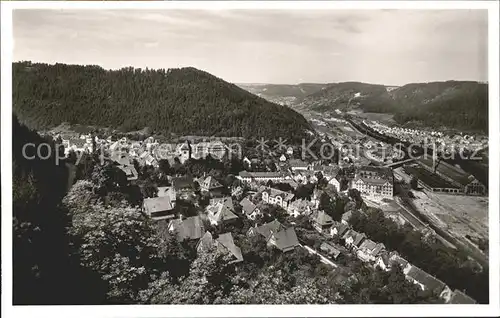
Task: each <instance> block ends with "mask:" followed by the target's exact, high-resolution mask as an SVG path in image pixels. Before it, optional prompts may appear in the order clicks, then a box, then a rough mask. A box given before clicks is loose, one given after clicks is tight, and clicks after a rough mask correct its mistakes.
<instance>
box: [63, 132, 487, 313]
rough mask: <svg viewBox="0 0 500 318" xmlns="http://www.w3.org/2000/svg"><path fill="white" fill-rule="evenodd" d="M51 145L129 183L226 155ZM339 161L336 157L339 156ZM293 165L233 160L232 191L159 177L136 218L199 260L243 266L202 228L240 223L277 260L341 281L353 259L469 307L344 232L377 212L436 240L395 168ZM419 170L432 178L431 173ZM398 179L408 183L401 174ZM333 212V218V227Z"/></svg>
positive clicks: (185, 145) (186, 147) (108, 141)
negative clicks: (215, 253) (161, 181)
mask: <svg viewBox="0 0 500 318" xmlns="http://www.w3.org/2000/svg"><path fill="white" fill-rule="evenodd" d="M54 137H56V138H57V139H58V140H59V141H60V142H61V143H62V144H63V145H64V147H65V154H66V155H67V156H71V153H72V152H84V153H92V152H93V151H94V150H96V149H101V151H102V152H104V153H105V154H106V158H108V160H109V161H110V162H113V163H114V164H115V165H116V167H117V168H119V169H120V170H121V171H123V172H124V173H125V175H126V177H127V182H129V183H132V184H134V183H137V182H138V181H139V180H138V179H140V175H141V173H142V172H141V171H142V170H144V169H145V168H144V167H149V169H153V170H161V169H160V166H161V165H166V164H167V162H168V166H169V167H182V165H183V164H186V163H187V162H190V161H191V160H205V159H207V158H209V159H210V160H214V159H215V160H216V161H222V160H224V158H227V156H228V154H229V153H230V152H231V149H229V148H228V145H226V144H224V143H223V142H221V141H208V142H206V141H204V142H199V143H191V142H182V143H178V144H160V143H159V142H158V140H155V139H154V138H153V137H148V138H146V139H144V140H143V141H132V140H129V139H128V138H126V137H122V138H120V139H118V140H113V139H112V138H111V137H108V138H101V139H100V138H97V137H95V136H92V135H90V134H82V135H80V136H78V137H73V138H68V137H66V136H60V135H58V136H54ZM369 143H372V141H369ZM365 146H366V145H365ZM368 147H369V146H368ZM339 153H340V154H341V155H342V154H343V151H342V148H341V149H339ZM296 157H297V155H295V156H294V148H293V147H288V148H287V149H286V150H284V151H282V153H280V154H275V156H274V157H273V156H271V159H270V158H269V156H268V158H267V159H266V160H263V159H262V158H260V157H258V156H253V157H252V156H251V157H250V158H249V157H247V156H244V157H243V158H242V159H239V161H240V163H241V168H240V169H238V170H240V171H238V173H237V174H235V175H234V176H231V177H232V178H230V180H232V182H231V183H228V182H227V181H226V179H227V178H229V177H230V176H224V175H217V178H216V177H215V176H213V175H210V174H207V173H206V172H204V173H203V174H200V175H191V174H186V173H185V172H183V170H182V169H171V171H172V172H171V173H170V174H169V175H168V176H166V178H167V181H166V182H165V184H167V185H162V186H157V187H156V191H153V192H152V194H151V195H150V196H145V197H144V199H143V202H142V211H143V212H144V213H145V214H146V215H148V216H149V217H150V218H152V219H153V220H155V221H157V222H163V223H164V224H165V225H166V227H167V228H168V231H169V232H170V233H172V234H173V235H177V236H178V239H179V240H180V241H190V242H193V241H194V242H197V243H196V250H197V251H198V252H199V253H202V252H203V250H205V249H207V248H208V247H214V246H215V247H216V248H217V250H219V251H222V252H223V253H226V254H228V255H229V256H230V257H231V259H232V261H231V262H233V263H238V262H243V261H244V259H243V256H242V253H241V250H240V247H239V246H237V245H236V243H235V241H234V239H233V236H234V235H235V233H232V232H231V231H228V232H225V233H215V232H214V231H212V232H211V231H210V230H209V228H221V227H222V228H225V227H228V228H229V229H234V227H232V226H231V225H232V224H235V223H238V222H242V220H245V222H247V223H248V222H249V223H250V225H251V226H250V228H249V229H248V231H246V233H245V234H246V236H247V237H252V236H258V237H261V238H262V239H264V240H265V241H266V243H267V245H268V246H270V247H274V248H276V249H278V250H280V251H281V252H283V253H287V252H289V251H292V250H295V249H305V250H306V251H307V252H308V253H311V254H315V255H317V256H319V259H320V261H321V262H322V263H324V264H327V265H328V266H330V267H331V269H332V271H338V272H341V273H342V274H341V275H340V276H341V277H344V279H349V277H352V273H349V269H348V267H347V266H344V265H345V262H346V260H349V259H352V258H353V257H354V258H356V259H358V260H360V261H361V262H363V263H365V264H366V265H367V266H369V267H371V268H373V269H374V270H375V269H381V270H384V271H390V270H391V268H394V267H399V268H401V270H402V272H403V273H404V275H405V277H406V279H407V280H408V281H410V282H413V283H414V284H416V285H418V286H419V288H420V289H421V290H427V291H431V292H433V293H436V294H437V295H439V297H440V298H441V299H442V301H443V302H444V303H475V301H474V300H473V299H472V298H470V297H469V296H467V295H466V294H465V293H464V292H463V291H460V290H457V289H455V290H453V289H450V287H448V286H447V285H446V284H445V283H444V282H442V281H441V280H439V279H438V278H436V277H434V276H432V275H431V274H428V273H426V272H425V271H423V270H422V269H420V268H419V267H417V266H415V265H412V264H411V263H410V262H409V261H407V260H405V259H404V258H403V257H402V256H401V255H400V254H399V253H398V252H397V251H392V250H389V249H388V248H386V247H385V246H384V244H383V243H380V242H377V241H375V240H373V239H371V238H370V237H369V236H368V235H367V234H365V233H363V232H358V231H356V230H355V229H354V228H353V227H352V226H351V217H352V215H353V213H360V214H364V215H366V214H367V213H371V212H370V211H372V210H373V209H378V210H381V211H383V213H384V217H385V218H388V219H391V220H392V221H393V222H395V223H396V224H399V225H400V226H404V225H405V224H406V225H410V226H411V227H413V229H414V230H417V231H419V232H421V233H422V237H423V238H425V239H432V237H436V236H439V235H436V233H435V231H433V230H432V229H431V228H429V226H428V225H424V226H422V221H420V220H418V218H417V217H415V215H413V214H411V212H409V211H407V209H406V208H405V207H404V206H402V205H401V203H400V200H399V198H397V197H396V196H397V195H399V194H398V193H396V192H398V191H399V190H398V188H399V187H400V186H399V184H400V183H405V182H406V183H407V184H411V182H412V181H411V179H412V177H411V176H408V175H406V178H407V179H409V180H406V181H405V179H404V178H402V177H401V176H402V175H403V174H404V173H402V172H401V168H399V170H398V171H399V173H395V172H394V171H393V169H392V168H390V167H385V166H377V165H372V164H370V163H369V162H368V163H365V164H363V165H360V164H359V162H358V161H355V162H354V163H352V162H349V161H348V160H342V156H340V160H339V162H338V163H337V164H335V163H330V164H325V163H323V162H321V161H317V162H306V161H303V160H302V159H300V158H296ZM264 161H265V162H264ZM270 166H272V167H271V168H270ZM424 167H425V166H424ZM422 169H423V168H422ZM419 171H420V170H419ZM425 171H432V168H429V167H428V168H427V170H425ZM404 172H405V173H408V174H410V175H411V171H410V170H409V169H407V168H405V169H404ZM429 173H431V172H429ZM414 175H417V174H416V173H414ZM418 177H419V178H418V180H419V185H421V186H423V187H424V188H425V190H429V189H427V188H426V184H425V183H423V180H425V179H424V178H422V177H421V175H418ZM436 177H439V176H438V175H436ZM475 182H476V183H477V180H475ZM466 186H467V185H466ZM477 187H478V185H477V184H476V188H477ZM483 187H484V186H483ZM457 188H459V187H457ZM476 190H477V189H476ZM430 191H433V190H432V189H431V190H430ZM462 192H463V193H465V192H466V193H467V194H470V195H484V193H485V191H484V189H483V188H481V189H480V190H477V191H475V192H474V193H470V192H471V191H465V192H464V191H462ZM341 201H343V202H344V204H342V205H341V206H340V211H339V208H334V209H331V204H333V205H334V206H335V203H336V202H341ZM186 202H189V204H190V206H191V207H194V209H193V211H194V212H193V211H191V212H190V214H188V215H189V216H186V213H182V212H179V211H183V209H184V210H185V208H179V205H186ZM329 203H330V207H329V206H328V205H329ZM388 206H389V207H390V208H387V207H388ZM333 210H336V211H333ZM333 213H337V215H338V217H336V220H334V218H333V217H332V214H333ZM342 263H344V265H342Z"/></svg>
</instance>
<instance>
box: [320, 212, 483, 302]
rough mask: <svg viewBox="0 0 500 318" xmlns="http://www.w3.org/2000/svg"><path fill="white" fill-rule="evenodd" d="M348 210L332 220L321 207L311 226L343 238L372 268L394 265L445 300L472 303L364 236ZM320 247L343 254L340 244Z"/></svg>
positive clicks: (330, 253) (424, 288) (422, 287)
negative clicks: (340, 216) (352, 222)
mask: <svg viewBox="0 0 500 318" xmlns="http://www.w3.org/2000/svg"><path fill="white" fill-rule="evenodd" d="M349 218H350V213H349V212H347V213H345V214H344V215H343V216H342V221H341V222H335V221H333V219H332V218H331V217H330V216H328V215H327V214H325V213H324V212H322V211H319V212H317V213H315V214H313V218H312V223H313V227H314V228H315V229H316V230H317V231H319V232H321V233H324V234H326V235H330V236H332V237H339V238H342V239H343V241H344V244H345V248H347V249H348V250H350V251H351V252H354V254H355V255H356V257H357V258H358V259H359V260H361V261H362V262H364V263H369V264H370V265H371V266H373V267H374V268H380V269H382V270H384V271H390V270H391V269H392V268H393V267H395V266H398V267H400V268H401V270H402V272H403V274H404V275H405V277H406V279H407V280H408V281H410V282H412V283H414V284H416V285H418V286H419V287H420V289H422V290H430V291H432V292H435V293H437V294H438V295H439V296H440V297H441V298H442V299H444V300H445V301H446V302H447V303H452V304H453V303H475V301H474V300H473V299H472V298H470V297H469V296H467V295H465V294H464V293H463V292H461V291H459V290H454V291H452V290H451V289H450V288H449V287H448V286H447V285H446V284H445V283H443V282H442V281H441V280H439V279H437V278H435V277H434V276H432V275H430V274H428V273H426V272H425V271H423V270H422V269H420V268H418V267H417V266H414V265H412V264H410V263H409V262H408V261H406V260H405V259H404V258H402V257H401V256H400V255H398V253H397V252H389V251H387V250H386V248H385V246H384V244H382V243H377V242H374V241H372V240H371V239H369V238H367V236H366V235H365V234H364V233H359V232H357V231H355V230H353V229H351V228H350V226H349V223H348V221H349ZM320 248H321V250H322V251H323V252H325V253H326V254H327V255H328V256H329V257H331V258H332V259H334V260H336V259H338V257H339V256H340V255H341V254H342V252H343V251H345V250H344V249H343V247H342V246H336V245H335V244H331V243H327V242H323V243H322V244H321V247H320Z"/></svg>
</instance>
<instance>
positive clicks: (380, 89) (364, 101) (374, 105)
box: [301, 82, 394, 112]
mask: <svg viewBox="0 0 500 318" xmlns="http://www.w3.org/2000/svg"><path fill="white" fill-rule="evenodd" d="M301 106H302V107H306V108H310V109H313V110H317V111H329V110H334V109H342V110H346V109H351V108H357V107H360V108H362V109H363V110H365V111H367V112H392V111H394V100H393V99H392V98H391V95H389V92H388V90H387V88H386V87H385V86H384V85H374V84H366V83H360V82H343V83H334V84H329V85H328V86H326V87H325V88H324V89H322V90H320V91H318V92H316V93H313V94H311V95H309V96H307V97H306V98H305V99H304V100H303V101H302V103H301Z"/></svg>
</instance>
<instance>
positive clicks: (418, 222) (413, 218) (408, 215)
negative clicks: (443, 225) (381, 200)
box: [395, 197, 426, 231]
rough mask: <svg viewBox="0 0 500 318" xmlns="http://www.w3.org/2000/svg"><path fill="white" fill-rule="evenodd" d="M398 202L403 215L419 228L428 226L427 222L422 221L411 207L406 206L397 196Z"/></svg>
mask: <svg viewBox="0 0 500 318" xmlns="http://www.w3.org/2000/svg"><path fill="white" fill-rule="evenodd" d="M395 199H396V200H395V201H396V203H397V204H398V205H399V206H400V207H401V209H400V210H399V211H400V212H401V214H402V215H403V217H404V218H405V219H406V220H407V221H408V222H410V224H411V225H413V227H414V228H415V229H417V230H419V231H420V230H423V229H424V228H425V227H426V223H424V222H422V220H420V219H419V218H418V217H416V216H415V215H414V214H413V213H412V212H411V211H410V210H409V209H407V208H406V207H405V205H404V204H403V203H402V202H401V199H400V198H398V197H395Z"/></svg>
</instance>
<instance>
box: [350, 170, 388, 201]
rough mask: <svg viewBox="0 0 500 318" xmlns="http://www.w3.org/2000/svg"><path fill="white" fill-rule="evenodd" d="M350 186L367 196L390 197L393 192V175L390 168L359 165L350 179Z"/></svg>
mask: <svg viewBox="0 0 500 318" xmlns="http://www.w3.org/2000/svg"><path fill="white" fill-rule="evenodd" d="M351 188H352V189H357V190H358V191H359V192H360V193H361V195H362V196H366V197H369V198H377V199H383V198H387V199H391V198H392V196H393V193H394V189H393V188H394V176H393V174H392V171H391V169H390V168H385V167H371V166H366V167H361V168H360V169H359V170H358V171H357V173H356V175H355V177H354V179H353V180H352V181H351Z"/></svg>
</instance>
